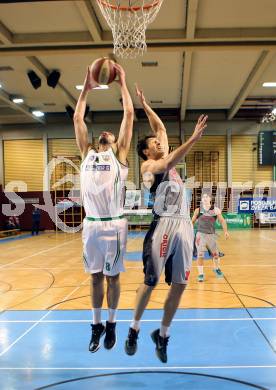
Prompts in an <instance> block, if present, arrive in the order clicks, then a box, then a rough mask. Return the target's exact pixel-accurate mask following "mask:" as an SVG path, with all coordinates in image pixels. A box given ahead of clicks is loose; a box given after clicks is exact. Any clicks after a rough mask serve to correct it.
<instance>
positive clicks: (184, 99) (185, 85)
mask: <svg viewBox="0 0 276 390" xmlns="http://www.w3.org/2000/svg"><path fill="white" fill-rule="evenodd" d="M192 55H193V53H192V52H186V53H185V55H184V56H183V60H184V66H183V77H182V93H181V109H180V118H181V121H184V119H185V115H186V110H187V105H188V97H189V89H190V79H191V68H192Z"/></svg>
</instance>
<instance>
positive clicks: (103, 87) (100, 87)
mask: <svg viewBox="0 0 276 390" xmlns="http://www.w3.org/2000/svg"><path fill="white" fill-rule="evenodd" d="M93 89H109V86H108V85H104V84H102V85H99V86H98V87H95V88H93Z"/></svg>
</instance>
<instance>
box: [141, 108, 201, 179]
mask: <svg viewBox="0 0 276 390" xmlns="http://www.w3.org/2000/svg"><path fill="white" fill-rule="evenodd" d="M207 119H208V116H207V115H206V116H204V115H201V116H200V117H199V119H198V121H197V124H196V126H195V129H194V132H193V134H192V136H191V137H190V138H189V139H188V141H187V142H185V143H184V144H183V145H181V146H179V147H178V148H177V149H175V150H174V151H173V152H171V153H170V154H169V155H168V156H166V157H165V158H161V159H158V160H151V159H150V160H147V161H145V162H144V163H143V165H142V167H141V173H142V174H143V173H144V172H151V173H153V174H158V173H163V172H166V171H168V170H170V169H171V168H173V167H175V166H176V164H177V163H178V162H179V161H180V160H181V159H182V158H183V157H184V156H185V155H186V154H187V153H188V152H189V151H190V150H191V148H192V146H193V145H194V144H195V143H196V142H197V141H198V140H199V139H200V138H201V136H202V133H203V131H204V129H205V128H206V127H207V124H206V122H207Z"/></svg>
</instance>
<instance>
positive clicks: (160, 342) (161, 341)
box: [151, 329, 169, 363]
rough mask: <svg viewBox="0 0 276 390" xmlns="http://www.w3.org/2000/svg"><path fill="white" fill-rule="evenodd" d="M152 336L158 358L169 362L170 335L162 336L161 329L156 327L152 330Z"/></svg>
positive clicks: (163, 361)
mask: <svg viewBox="0 0 276 390" xmlns="http://www.w3.org/2000/svg"><path fill="white" fill-rule="evenodd" d="M151 338H152V341H153V342H154V343H155V345H156V348H155V352H156V355H157V357H158V359H159V360H161V362H162V363H167V360H168V357H167V345H168V342H169V337H161V336H160V335H159V329H156V330H155V331H153V332H152V334H151Z"/></svg>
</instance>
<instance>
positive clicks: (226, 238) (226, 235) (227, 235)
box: [224, 232, 230, 240]
mask: <svg viewBox="0 0 276 390" xmlns="http://www.w3.org/2000/svg"><path fill="white" fill-rule="evenodd" d="M224 237H225V240H228V238H230V234H229V233H228V232H225V233H224Z"/></svg>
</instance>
